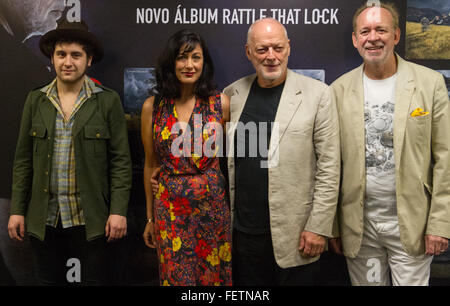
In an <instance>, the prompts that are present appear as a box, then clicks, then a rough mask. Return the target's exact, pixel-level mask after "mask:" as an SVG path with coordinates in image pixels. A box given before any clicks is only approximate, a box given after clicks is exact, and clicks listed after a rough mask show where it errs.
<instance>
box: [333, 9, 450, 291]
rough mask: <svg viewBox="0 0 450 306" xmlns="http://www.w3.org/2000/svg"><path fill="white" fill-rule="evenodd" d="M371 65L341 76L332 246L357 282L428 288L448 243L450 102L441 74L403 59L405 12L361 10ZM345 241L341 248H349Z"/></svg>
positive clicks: (357, 33)
mask: <svg viewBox="0 0 450 306" xmlns="http://www.w3.org/2000/svg"><path fill="white" fill-rule="evenodd" d="M353 31H354V32H353V44H354V46H355V48H357V49H358V52H359V53H360V55H361V57H362V58H363V60H364V63H363V64H362V65H361V66H360V67H358V68H356V69H354V70H352V71H350V72H348V73H347V74H345V75H343V76H342V77H340V78H339V79H337V80H336V81H335V82H334V83H333V84H332V85H331V87H332V88H333V90H334V93H335V97H336V102H337V108H338V113H339V120H340V134H341V137H340V138H341V159H342V164H341V165H342V176H341V187H340V196H339V204H338V213H337V216H338V218H337V219H338V222H337V223H336V226H335V227H334V234H335V235H336V236H340V238H339V239H332V240H331V241H330V244H331V246H332V248H333V249H334V250H335V251H336V252H338V253H339V252H341V251H342V250H343V253H344V255H345V256H346V257H347V265H348V269H349V273H350V278H351V281H352V284H353V285H389V284H391V283H392V284H393V285H428V281H429V276H430V264H431V261H432V258H433V255H439V254H441V253H443V252H444V251H445V250H446V249H447V247H448V238H449V237H450V155H449V154H450V109H449V107H450V105H449V99H448V94H447V90H446V87H445V83H444V80H443V77H442V75H440V74H439V73H437V72H435V71H433V70H431V69H428V68H426V67H423V66H420V65H416V64H413V63H410V62H407V61H405V60H403V59H402V58H401V57H400V56H398V55H397V54H395V53H394V47H395V45H396V44H397V43H398V42H399V39H400V30H399V27H398V13H397V10H396V9H395V7H393V6H392V5H386V4H381V6H375V7H367V6H363V7H361V8H360V9H359V10H357V11H356V13H355V15H354V19H353ZM341 243H342V244H341Z"/></svg>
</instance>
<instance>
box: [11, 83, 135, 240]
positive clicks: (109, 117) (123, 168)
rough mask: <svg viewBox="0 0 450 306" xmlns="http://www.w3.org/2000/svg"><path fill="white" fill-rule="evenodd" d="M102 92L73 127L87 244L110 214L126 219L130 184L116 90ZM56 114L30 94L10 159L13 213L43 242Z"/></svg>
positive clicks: (43, 98) (101, 230)
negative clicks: (12, 157) (22, 218)
mask: <svg viewBox="0 0 450 306" xmlns="http://www.w3.org/2000/svg"><path fill="white" fill-rule="evenodd" d="M102 89H103V91H102V92H99V93H94V94H92V96H91V97H90V98H89V99H88V100H86V101H85V102H84V104H83V105H82V106H81V108H80V109H79V110H78V111H77V113H76V114H75V122H74V125H73V128H72V137H73V144H74V150H75V163H76V166H75V167H76V168H75V169H76V184H77V192H78V193H79V195H80V198H81V206H82V208H83V214H84V219H85V224H86V225H85V227H86V238H87V240H92V239H94V238H97V237H99V236H103V235H104V234H105V225H106V221H107V219H108V217H109V215H111V214H117V215H122V216H126V214H127V209H128V201H129V196H130V189H131V180H132V179H131V178H132V177H131V158H130V149H129V144H128V133H127V127H126V120H125V116H124V112H123V109H122V103H121V101H120V98H119V95H118V94H117V93H116V92H114V91H112V90H110V89H108V88H105V87H102ZM56 112H57V111H56V109H55V107H54V106H53V105H52V103H51V102H50V100H49V99H48V98H47V96H46V95H45V93H43V92H41V91H40V90H39V89H36V90H33V91H31V92H30V93H29V94H28V97H27V100H26V102H25V106H24V110H23V114H22V121H21V126H20V132H19V137H18V141H17V147H16V152H15V157H14V167H13V186H12V199H11V215H23V216H25V224H26V230H27V232H28V233H29V234H31V235H33V236H35V237H37V238H39V239H41V240H44V237H45V227H46V220H47V209H48V202H49V186H50V178H51V171H52V169H51V167H52V154H53V140H54V129H55V120H56Z"/></svg>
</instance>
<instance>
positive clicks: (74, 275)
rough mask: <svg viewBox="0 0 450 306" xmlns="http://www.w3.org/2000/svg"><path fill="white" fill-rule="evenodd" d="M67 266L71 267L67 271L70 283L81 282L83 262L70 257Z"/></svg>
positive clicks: (67, 278)
mask: <svg viewBox="0 0 450 306" xmlns="http://www.w3.org/2000/svg"><path fill="white" fill-rule="evenodd" d="M66 267H68V268H70V269H69V270H67V273H66V280H67V282H69V283H81V262H80V260H79V259H78V258H69V259H68V260H67V263H66Z"/></svg>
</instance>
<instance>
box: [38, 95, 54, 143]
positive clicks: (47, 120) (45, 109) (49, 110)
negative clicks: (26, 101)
mask: <svg viewBox="0 0 450 306" xmlns="http://www.w3.org/2000/svg"><path fill="white" fill-rule="evenodd" d="M39 112H40V113H41V118H42V120H43V121H44V124H45V127H46V128H47V131H48V133H49V134H50V135H52V134H53V130H54V129H55V118H56V108H55V107H54V106H53V104H52V102H50V100H49V99H48V98H47V96H46V95H45V94H44V93H42V96H41V102H40V103H39Z"/></svg>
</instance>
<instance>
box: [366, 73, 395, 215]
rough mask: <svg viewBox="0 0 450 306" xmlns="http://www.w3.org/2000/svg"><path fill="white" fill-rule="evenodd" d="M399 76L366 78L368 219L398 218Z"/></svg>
mask: <svg viewBox="0 0 450 306" xmlns="http://www.w3.org/2000/svg"><path fill="white" fill-rule="evenodd" d="M396 80H397V74H394V75H393V76H391V77H389V78H387V79H384V80H372V79H369V78H368V77H367V76H366V75H365V74H364V77H363V83H364V121H365V129H366V200H365V206H364V215H365V217H367V218H369V219H371V220H392V219H395V218H397V206H396V196H395V164H394V137H393V136H394V103H395V82H396Z"/></svg>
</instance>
